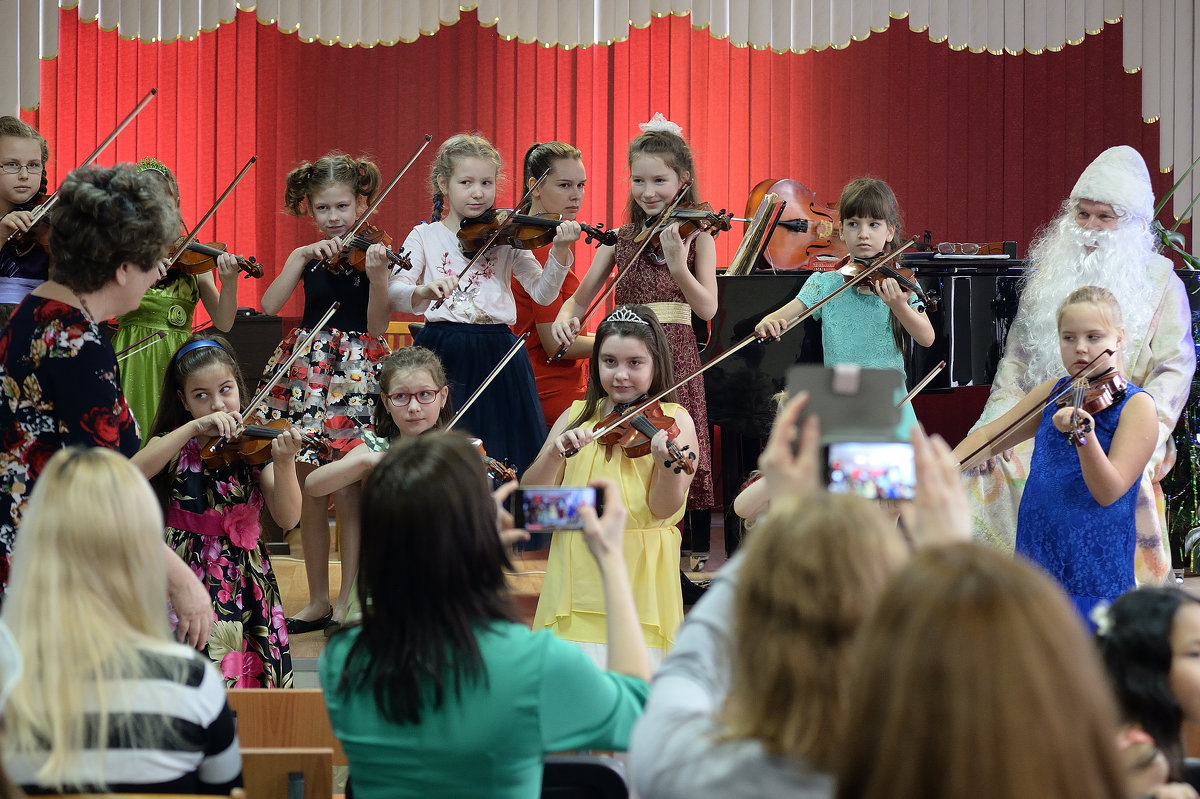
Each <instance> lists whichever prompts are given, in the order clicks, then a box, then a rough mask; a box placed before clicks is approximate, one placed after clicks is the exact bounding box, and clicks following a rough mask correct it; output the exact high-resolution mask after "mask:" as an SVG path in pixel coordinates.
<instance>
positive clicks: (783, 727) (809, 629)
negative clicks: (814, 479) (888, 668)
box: [722, 493, 908, 770]
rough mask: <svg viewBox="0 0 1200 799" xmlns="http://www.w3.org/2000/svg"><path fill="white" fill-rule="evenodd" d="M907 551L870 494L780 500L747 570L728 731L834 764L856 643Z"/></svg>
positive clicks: (737, 608) (753, 543) (780, 751)
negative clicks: (867, 496) (850, 653)
mask: <svg viewBox="0 0 1200 799" xmlns="http://www.w3.org/2000/svg"><path fill="white" fill-rule="evenodd" d="M907 556H908V549H907V546H906V545H905V544H904V541H903V539H902V537H901V535H900V533H899V532H898V531H897V530H896V526H895V524H894V523H892V522H889V521H888V520H887V519H886V518H885V517H884V515H883V513H882V512H881V511H880V509H879V508H878V507H877V506H876V505H875V504H874V503H872V502H870V501H869V500H866V499H863V498H862V497H857V496H853V495H833V494H826V493H820V494H816V495H814V496H808V497H803V498H795V499H789V500H787V501H784V502H781V503H777V504H775V505H773V506H772V507H771V510H770V511H769V512H768V514H767V516H766V519H765V520H764V521H763V522H762V523H761V524H760V525H759V526H758V527H756V528H755V531H754V535H753V536H751V537H750V538H749V539H748V540H747V543H746V555H745V562H744V563H743V564H742V567H741V571H740V572H739V577H738V587H737V599H736V601H735V604H734V620H735V626H734V629H735V633H734V646H733V653H732V672H733V680H732V686H731V689H730V692H729V696H728V697H727V699H726V701H725V706H724V709H723V710H722V716H723V719H724V721H725V723H726V726H727V730H728V737H732V738H755V739H757V740H759V741H761V742H762V744H763V746H764V747H765V748H766V750H767V751H768V752H769V753H771V754H773V755H789V756H792V757H799V758H804V759H806V760H808V761H810V762H811V763H813V765H815V766H816V767H817V768H818V769H821V770H828V769H830V768H831V767H832V760H833V756H834V754H835V753H836V752H837V750H838V747H839V740H838V736H837V735H835V734H834V732H835V729H836V728H837V726H838V724H839V722H840V719H841V717H842V715H843V713H844V711H845V705H846V704H847V700H848V698H849V696H850V685H851V683H850V681H849V679H848V677H847V672H848V670H849V666H848V663H847V654H848V651H849V648H850V643H851V641H852V639H853V637H854V634H855V632H856V631H857V629H858V627H859V625H860V624H861V623H862V621H863V619H864V618H865V617H866V616H867V614H868V613H869V612H870V611H871V609H872V607H874V605H875V602H876V599H877V598H878V596H879V595H880V594H881V593H882V592H883V588H884V584H885V583H886V581H887V579H888V578H889V576H890V575H891V574H892V573H893V572H894V571H895V570H896V569H898V568H899V567H900V565H901V564H902V563H903V562H904V561H905V559H906V558H907Z"/></svg>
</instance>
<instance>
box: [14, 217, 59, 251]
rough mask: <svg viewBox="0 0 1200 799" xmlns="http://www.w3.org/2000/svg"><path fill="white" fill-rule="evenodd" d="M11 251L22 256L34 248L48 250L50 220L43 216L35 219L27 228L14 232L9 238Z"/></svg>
mask: <svg viewBox="0 0 1200 799" xmlns="http://www.w3.org/2000/svg"><path fill="white" fill-rule="evenodd" d="M9 241H10V242H12V249H13V252H14V253H16V254H17V257H19V258H24V257H25V256H27V255H29V254H30V253H31V252H33V251H34V250H36V249H40V250H41V251H42V252H45V253H49V252H50V222H49V220H47V219H46V217H45V216H42V217H40V218H39V219H37V220H36V221H35V222H34V223H33V224H32V225H30V227H29V230H23V231H21V232H20V233H17V234H15V235H14V236H13V237H12V238H11V239H9Z"/></svg>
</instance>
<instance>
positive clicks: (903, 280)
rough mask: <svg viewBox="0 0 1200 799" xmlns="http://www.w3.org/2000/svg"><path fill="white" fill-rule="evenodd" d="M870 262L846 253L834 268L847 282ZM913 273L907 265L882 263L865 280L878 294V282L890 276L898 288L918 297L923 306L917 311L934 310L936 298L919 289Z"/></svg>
mask: <svg viewBox="0 0 1200 799" xmlns="http://www.w3.org/2000/svg"><path fill="white" fill-rule="evenodd" d="M872 263H874V261H869V260H865V259H863V258H854V257H852V256H849V255H847V256H846V257H845V258H843V259H842V260H841V261H839V262H838V265H837V267H836V269H837V271H838V272H839V273H840V274H841V276H842V277H843V278H845V279H846V282H847V283H848V282H850V281H851V280H853V279H854V278H856V277H858V275H859V273H861V272H862V271H863V270H865V269H867V268H869V267H870V266H871V264H872ZM915 274H916V272H914V271H913V270H911V269H909V268H908V267H907V266H901V265H900V264H895V265H889V264H884V265H883V266H881V267H880V268H879V269H877V270H875V272H873V273H872V274H871V276H870V277H869V278H867V282H868V283H870V285H871V291H873V292H875V293H876V294H878V293H879V284H880V283H882V282H883V281H885V280H887V279H888V278H889V277H890V278H892V279H893V280H895V281H896V282H897V283H899V284H900V288H902V289H904V290H905V291H911V292H912V293H913V294H916V295H917V299H919V300H920V301H921V304H922V305H923V306H925V307H924V308H922V307H918V308H917V310H918V311H919V312H921V313H925V308H928V309H929V310H931V311H936V310H937V307H938V301H937V298H936V297H930V296H928V295H927V294H926V293H925V292H924V291H923V290H922V289H921V286H920V285H918V284H917V282H916V281H915V280H913V276H914V275H915Z"/></svg>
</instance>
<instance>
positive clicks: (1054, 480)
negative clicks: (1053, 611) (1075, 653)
mask: <svg viewBox="0 0 1200 799" xmlns="http://www.w3.org/2000/svg"><path fill="white" fill-rule="evenodd" d="M1058 340H1059V351H1060V355H1061V356H1062V363H1063V368H1064V369H1065V370H1066V372H1067V376H1066V377H1063V378H1060V379H1058V380H1051V381H1047V382H1046V383H1043V384H1042V385H1041V386H1038V387H1037V388H1036V389H1034V390H1033V391H1031V392H1029V394H1027V395H1026V396H1025V398H1024V399H1022V400H1021V401H1020V402H1018V403H1017V404H1016V406H1014V407H1013V409H1012V410H1010V411H1009V412H1008V413H1006V414H1004V415H1003V416H1001V417H1000V418H999V419H996V420H995V421H993V422H990V423H989V424H986V425H984V426H983V427H981V428H979V429H978V430H976V431H975V432H974V433H972V434H971V435H969V436H967V437H966V439H964V440H963V442H962V443H961V444H959V445H958V446H957V447H956V448H955V450H954V454H955V455H956V456H958V457H959V459H960V461H961V460H963V459H965V458H967V457H970V456H972V455H974V453H976V452H978V453H979V454H978V455H976V456H975V457H974V460H976V461H978V460H981V459H984V458H988V457H992V456H994V455H998V454H1000V453H1001V452H1003V451H1004V450H1005V449H1008V448H1009V447H1012V446H1014V445H1016V444H1019V443H1020V442H1022V441H1025V440H1026V439H1029V438H1033V439H1034V447H1035V449H1034V456H1033V460H1032V461H1031V462H1030V464H1029V478H1028V480H1027V481H1026V483H1025V490H1024V492H1023V493H1022V495H1021V505H1020V508H1019V509H1018V511H1017V546H1016V551H1017V552H1018V553H1020V554H1022V555H1024V556H1025V557H1027V558H1029V559H1030V560H1032V561H1033V562H1035V563H1037V564H1038V565H1040V566H1041V567H1042V568H1043V569H1045V570H1046V571H1047V572H1049V573H1050V574H1051V575H1052V576H1053V577H1055V578H1056V579H1057V580H1058V581H1059V582H1060V583H1061V584H1062V586H1063V588H1064V589H1066V591H1067V594H1068V595H1070V597H1071V600H1072V601H1073V602H1074V603H1075V607H1076V608H1077V609H1078V610H1079V612H1080V614H1081V615H1082V616H1083V617H1084V618H1085V619H1087V620H1088V623H1089V624H1091V625H1092V627H1093V629H1094V627H1095V624H1094V622H1093V621H1092V620H1091V618H1090V617H1091V611H1092V610H1093V608H1095V607H1096V606H1097V605H1099V604H1100V603H1102V602H1111V601H1112V600H1114V599H1116V598H1117V597H1118V596H1120V595H1121V594H1123V593H1125V591H1127V590H1129V589H1130V588H1133V586H1134V579H1133V550H1134V546H1135V544H1136V528H1135V523H1134V514H1135V511H1136V508H1137V485H1138V482H1139V480H1141V476H1142V472H1143V470H1145V468H1146V464H1147V463H1149V462H1150V456H1151V454H1152V453H1153V452H1154V446H1155V443H1156V440H1157V431H1158V422H1157V416H1156V413H1157V409H1156V407H1155V404H1154V399H1153V398H1152V397H1151V396H1150V395H1149V394H1147V393H1146V392H1145V391H1143V390H1142V389H1141V388H1138V387H1137V386H1135V385H1132V384H1127V383H1125V382H1124V379H1123V378H1121V376H1120V369H1121V363H1122V355H1121V345H1122V343H1123V342H1124V340H1125V328H1124V327H1123V326H1122V324H1121V306H1120V304H1119V303H1118V302H1117V299H1116V297H1114V296H1113V294H1112V292H1110V291H1109V290H1108V289H1105V288H1101V287H1099V286H1083V287H1081V288H1078V289H1076V290H1075V291H1073V292H1071V293H1070V294H1069V295H1067V298H1066V299H1065V300H1063V303H1062V305H1060V306H1059V309H1058ZM1106 351H1109V353H1106ZM1102 375H1113V376H1115V378H1116V379H1117V385H1116V386H1115V387H1114V391H1113V396H1112V402H1111V404H1110V405H1109V406H1108V407H1105V408H1103V409H1102V410H1098V411H1096V412H1095V413H1089V412H1088V411H1086V410H1084V409H1083V408H1076V407H1073V404H1072V403H1071V402H1067V404H1066V406H1065V407H1061V408H1060V407H1058V405H1057V404H1056V403H1054V402H1047V398H1049V397H1051V396H1052V395H1054V394H1057V393H1059V392H1060V390H1062V389H1063V388H1064V387H1066V386H1067V384H1068V383H1069V382H1070V381H1071V380H1073V379H1075V378H1078V377H1087V378H1095V377H1097V376H1102ZM1121 384H1124V385H1121ZM1066 398H1067V399H1068V400H1069V399H1070V398H1071V395H1070V394H1069V393H1068V394H1067V395H1066ZM1042 405H1045V407H1044V408H1042V409H1041V412H1040V413H1038V412H1037V411H1038V409H1039V408H1040V407H1041V406H1042ZM1026 416H1028V419H1027V420H1026V421H1024V422H1021V423H1020V424H1017V425H1016V427H1013V429H1012V430H1011V431H1009V432H1008V433H1005V434H1003V435H1001V433H1003V431H1004V430H1005V429H1006V428H1008V427H1011V426H1012V425H1014V424H1015V423H1017V422H1018V421H1019V420H1021V419H1022V418H1023V417H1026ZM989 441H991V443H990V444H988V443H987V442H989ZM985 444H986V445H987V447H986V449H983V450H982V451H981V448H982V447H984V445H985ZM967 465H968V466H972V465H973V464H967Z"/></svg>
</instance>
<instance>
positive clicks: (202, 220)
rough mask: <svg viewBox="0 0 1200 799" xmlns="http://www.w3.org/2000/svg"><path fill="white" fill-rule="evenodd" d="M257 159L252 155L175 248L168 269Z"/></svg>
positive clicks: (194, 238) (168, 262)
mask: <svg viewBox="0 0 1200 799" xmlns="http://www.w3.org/2000/svg"><path fill="white" fill-rule="evenodd" d="M256 161H258V156H257V155H252V156H250V160H249V161H247V162H246V165H245V166H244V167H242V171H241V172H238V173H237V176H236V177H235V178H234V179H233V182H232V183H230V184H229V186H228V187H227V188H226V189H225V191H223V192H221V196H220V197H218V198H217V201H216V202H214V203H213V204H212V208H209V209H208V212H207V213H206V214H204V216H202V217H200V221H199V222H197V223H196V226H195V227H194V228H192V232H191V233H188V234H187V236H186V237H184V239H183V243H182V244H180V245H179V246H178V247H176V248H175V254H174V255H172V256H171V260H169V261H167V268H168V269H170V268H171V267H172V266H174V265H175V263H176V262H177V261H178V260H179V257H180V256H181V255H183V253H184V250H186V249H187V248H188V245H189V244H191V243H192V242H193V241H195V240H196V234H198V233H199V232H200V228H202V227H204V226H205V225H206V224H208V220H210V219H212V218H213V215H214V214H215V213H216V212H217V209H218V208H220V207H221V204H222V203H224V202H225V199H226V198H227V197H229V195H230V194H232V193H233V190H234V189H235V188H237V184H239V183H241V182H242V178H244V177H246V173H247V172H249V171H250V167H252V166H254V164H255V162H256Z"/></svg>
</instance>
